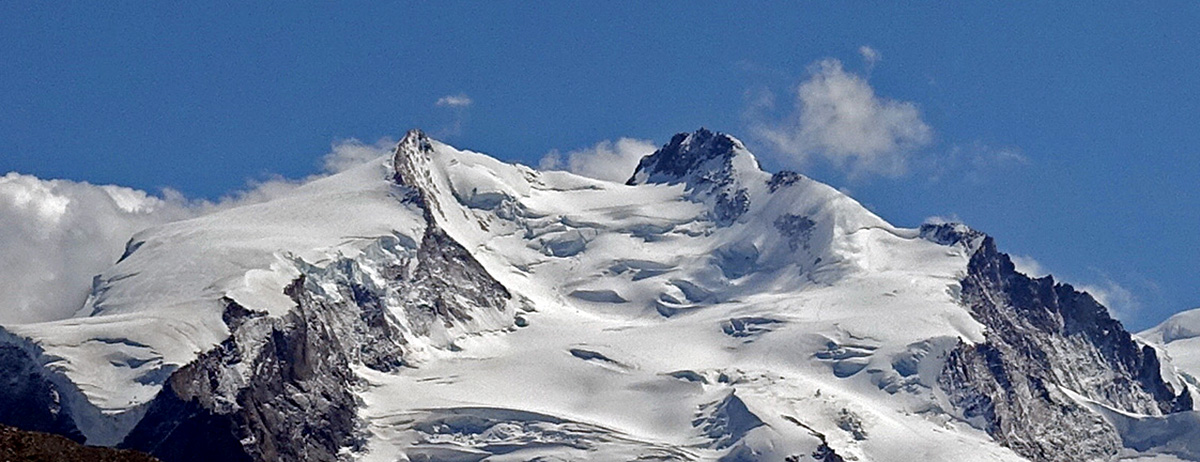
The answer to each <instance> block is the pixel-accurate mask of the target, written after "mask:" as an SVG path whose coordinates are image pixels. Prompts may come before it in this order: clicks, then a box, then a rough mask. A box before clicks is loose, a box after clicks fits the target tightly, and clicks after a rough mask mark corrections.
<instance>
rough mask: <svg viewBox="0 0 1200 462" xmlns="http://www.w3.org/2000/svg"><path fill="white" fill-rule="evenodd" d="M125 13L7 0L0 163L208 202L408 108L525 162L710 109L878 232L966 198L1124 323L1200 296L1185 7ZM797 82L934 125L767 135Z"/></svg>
mask: <svg viewBox="0 0 1200 462" xmlns="http://www.w3.org/2000/svg"><path fill="white" fill-rule="evenodd" d="M145 6H146V4H145V3H135V2H125V3H115V4H108V3H99V4H82V3H77V4H71V3H69V2H68V3H64V4H57V3H36V4H35V3H32V2H4V3H0V43H3V44H4V45H3V46H0V172H9V171H16V172H21V173H24V174H29V175H35V176H37V177H39V178H43V179H51V178H62V179H70V180H75V181H87V182H90V183H94V184H109V183H111V184H119V185H124V186H129V187H133V188H138V189H143V190H147V191H151V192H158V191H161V190H162V188H171V189H174V190H178V191H180V192H182V193H183V194H184V195H186V196H188V197H195V198H218V197H220V196H223V195H226V194H228V193H230V192H231V191H235V190H239V189H245V188H246V187H247V182H248V181H254V180H263V179H266V178H269V177H270V176H271V175H282V176H284V177H288V178H301V177H304V176H306V175H310V174H313V173H316V172H318V171H319V170H320V168H321V158H322V156H323V155H324V154H325V153H327V152H329V151H330V146H331V144H332V143H336V142H338V141H339V140H344V139H347V138H357V139H360V140H363V141H365V142H368V143H370V142H374V141H375V140H378V139H380V138H382V137H387V136H391V137H396V136H399V135H401V134H402V133H403V132H404V131H405V130H407V129H408V128H412V127H421V128H424V129H426V130H427V131H429V132H431V133H433V134H435V135H437V136H439V137H440V138H441V139H443V140H445V141H447V142H449V143H451V144H454V145H456V146H459V147H463V148H470V149H474V150H479V151H483V152H487V153H490V154H492V155H495V156H497V157H500V158H502V159H506V160H511V161H520V162H524V163H527V164H531V165H536V164H538V162H539V161H540V160H541V159H542V158H543V156H545V155H546V154H547V153H548V152H551V151H554V150H558V151H560V152H564V153H566V152H570V151H573V150H580V149H587V148H589V147H592V146H595V145H596V144H597V143H599V142H602V141H604V140H616V139H618V138H622V137H628V138H632V139H638V140H650V141H652V142H654V143H657V144H661V143H663V142H665V141H666V140H667V139H669V137H670V135H671V134H673V133H675V132H679V131H691V130H694V129H696V128H697V127H700V126H705V127H708V128H711V129H714V130H719V131H723V132H727V133H731V134H733V135H735V136H738V137H740V138H742V139H743V140H744V141H745V142H746V143H747V145H748V146H749V147H750V148H751V150H752V151H754V152H756V153H757V154H759V155H760V157H761V158H762V160H763V163H764V165H765V166H766V167H768V169H771V170H777V169H780V168H791V169H798V170H801V171H803V172H805V173H807V174H809V175H810V176H813V177H815V178H817V179H820V180H822V181H826V182H828V183H831V184H833V185H835V186H837V187H840V188H843V189H844V190H846V191H848V192H850V193H851V195H853V196H854V197H855V198H857V199H859V200H860V201H861V202H863V203H864V204H866V205H868V206H869V207H870V208H871V209H872V210H874V211H876V212H877V213H879V214H880V215H881V216H883V217H884V218H886V219H888V220H889V221H892V222H893V223H896V224H898V225H904V226H916V225H919V224H920V223H921V222H922V221H923V220H924V219H926V218H927V217H930V216H946V217H956V218H958V219H961V220H963V221H965V222H966V223H968V224H970V225H972V226H973V227H976V228H978V229H981V230H984V231H986V232H988V233H990V234H992V235H994V236H996V237H997V239H998V240H999V243H1000V245H1001V247H1002V249H1004V250H1006V251H1009V252H1011V253H1014V254H1017V255H1022V256H1027V257H1031V258H1032V259H1036V262H1037V263H1039V264H1040V266H1042V267H1043V268H1044V269H1046V270H1049V271H1050V272H1052V273H1054V274H1055V275H1061V276H1063V277H1064V278H1065V279H1067V280H1069V281H1073V282H1077V283H1080V284H1084V285H1088V286H1091V287H1094V288H1097V289H1100V290H1102V291H1107V292H1108V294H1107V295H1108V296H1109V297H1110V298H1111V299H1112V300H1113V303H1114V304H1118V305H1120V307H1119V308H1118V310H1119V311H1120V313H1121V316H1122V317H1123V318H1124V319H1125V320H1126V321H1127V324H1130V325H1131V327H1134V328H1143V327H1148V326H1149V325H1152V324H1154V323H1156V322H1158V321H1159V320H1161V319H1163V318H1164V317H1166V316H1167V315H1169V314H1170V313H1172V312H1175V311H1179V310H1182V309H1186V308H1192V307H1196V306H1200V284H1198V283H1200V277H1198V275H1200V271H1198V270H1200V268H1198V266H1200V232H1197V229H1198V227H1200V206H1198V204H1200V182H1198V181H1197V178H1200V125H1198V124H1197V122H1196V120H1197V115H1200V28H1198V27H1196V24H1197V23H1200V3H1195V2H1169V1H1168V2H1155V3H1153V4H1143V5H1138V6H1137V7H1133V6H1130V5H1128V4H1125V3H1117V2H1111V3H1110V2H1070V3H1068V2H1062V3H1058V4H1051V3H1042V2H1036V3H1035V2H1029V3H1020V4H1016V5H1011V6H1007V7H1005V8H1003V9H996V8H993V7H992V6H991V5H987V6H985V4H984V3H983V2H979V3H975V4H971V5H958V4H956V5H953V6H952V7H951V6H949V5H940V4H935V3H932V2H930V3H924V2H904V3H900V2H897V4H894V5H882V6H881V5H874V4H867V3H865V2H864V3H856V4H853V5H851V6H845V5H843V4H840V3H834V2H823V3H791V2H787V4H786V5H779V4H774V3H772V4H768V3H761V4H759V3H753V2H711V3H682V2H653V3H651V2H636V3H634V2H630V3H620V2H614V3H600V2H594V3H589V4H585V5H568V4H566V3H563V2H547V3H529V4H516V3H505V2H488V3H483V2H480V3H467V2H449V3H447V4H443V3H442V2H428V3H420V4H410V5H401V6H396V5H392V4H373V3H365V2H354V3H352V4H349V5H346V4H335V3H333V2H314V3H311V4H309V5H307V6H294V5H290V4H283V3H267V2H251V3H250V4H240V3H237V4H226V5H210V4H196V5H172V6H171V8H169V9H153V10H152V9H148V8H145ZM864 47H867V48H864ZM834 60H836V61H834ZM835 62H836V63H837V64H838V65H839V66H840V67H839V68H838V69H837V72H833V71H830V70H829V69H830V68H829V67H828V65H829V64H830V63H835ZM822 66H825V67H822ZM821 79H825V80H821ZM830 79H832V80H830ZM839 79H840V80H839ZM813 82H818V83H820V82H825V83H830V82H833V83H838V82H841V83H848V84H849V85H850V88H851V89H856V90H857V91H859V93H860V94H861V93H862V91H863V90H864V89H866V90H869V92H870V95H868V96H870V97H871V98H872V99H870V100H869V101H867V102H868V103H872V104H875V103H878V104H876V106H871V107H874V108H875V109H877V110H878V111H879V112H878V113H877V114H876V115H879V116H880V118H868V119H867V121H868V122H872V123H873V122H880V123H895V124H896V125H897V126H898V127H900V128H897V130H902V129H903V127H910V128H911V127H912V126H914V124H915V125H917V126H924V127H925V128H926V129H927V131H926V132H924V133H925V134H924V136H909V137H908V138H907V141H908V142H900V143H895V141H897V140H899V141H905V140H906V138H904V136H903V135H897V134H896V133H893V132H887V133H884V134H883V136H884V138H886V139H885V141H888V142H891V144H887V143H885V144H884V145H882V146H876V147H866V148H864V147H860V148H856V149H860V151H854V152H857V154H856V155H857V157H851V158H850V159H851V160H850V161H845V159H846V158H845V157H838V156H837V155H834V154H830V152H835V154H836V151H838V149H840V148H839V146H841V145H837V144H836V143H837V140H833V141H830V142H827V143H821V142H817V141H813V139H814V138H812V137H808V138H803V139H801V138H796V137H791V138H787V137H785V138H786V139H785V140H783V141H781V139H780V138H778V137H776V138H775V139H772V138H771V137H770V136H768V135H769V134H770V133H785V134H786V133H791V132H788V130H791V131H792V132H795V131H797V130H801V131H802V130H804V127H807V126H811V125H813V119H812V118H809V119H804V120H801V121H799V122H797V121H796V120H797V117H800V118H801V119H803V116H797V114H803V111H804V109H803V103H804V102H805V101H807V102H809V103H812V101H811V100H804V99H798V89H800V88H804V87H803V85H804V84H806V83H813ZM459 95H462V96H465V97H466V99H462V100H458V101H457V102H458V103H459V104H457V105H456V104H441V105H438V104H437V102H438V101H439V99H442V98H444V97H447V96H459ZM467 99H469V101H470V103H469V104H466V100H467ZM447 101H450V100H445V101H443V103H446V102H447ZM450 102H453V101H450ZM766 102H770V104H769V105H768V104H766ZM905 108H911V109H912V111H909V112H906V111H907V110H906V109H905ZM892 116H894V117H892ZM906 124H907V125H906ZM793 134H794V133H793ZM910 134H911V133H910ZM897 136H898V137H899V138H896V137H897ZM842 148H845V146H842ZM862 149H866V150H867V151H861V150H862ZM851 150H852V151H853V149H851ZM839 159H842V160H839ZM868 160H869V162H868ZM876 160H879V162H876ZM893 161H897V162H902V164H893V163H890V162H893ZM894 165H901V167H896V168H892V167H893V166H894ZM881 166H882V167H881ZM1028 265H1032V263H1028Z"/></svg>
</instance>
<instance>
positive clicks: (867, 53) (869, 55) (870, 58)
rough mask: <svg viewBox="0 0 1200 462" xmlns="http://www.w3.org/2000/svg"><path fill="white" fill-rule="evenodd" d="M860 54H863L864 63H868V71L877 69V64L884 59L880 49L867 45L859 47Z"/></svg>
mask: <svg viewBox="0 0 1200 462" xmlns="http://www.w3.org/2000/svg"><path fill="white" fill-rule="evenodd" d="M858 54H859V55H861V56H862V59H863V63H865V64H866V65H867V72H871V70H873V69H875V65H876V64H878V63H879V60H881V59H883V54H881V53H879V50H876V49H874V48H871V47H869V46H866V45H863V46H861V47H858Z"/></svg>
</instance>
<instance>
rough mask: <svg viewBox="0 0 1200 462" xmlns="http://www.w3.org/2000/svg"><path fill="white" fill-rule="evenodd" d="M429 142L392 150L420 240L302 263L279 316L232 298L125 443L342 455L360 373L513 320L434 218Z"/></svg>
mask: <svg viewBox="0 0 1200 462" xmlns="http://www.w3.org/2000/svg"><path fill="white" fill-rule="evenodd" d="M428 143H429V141H428V139H427V138H424V135H423V134H421V133H420V132H411V133H410V134H409V136H408V137H406V138H405V140H404V141H402V142H401V144H400V146H399V147H398V148H397V154H396V156H397V159H398V160H397V163H396V165H397V170H396V173H395V175H396V176H395V177H396V179H397V180H398V183H399V184H400V186H402V187H405V188H406V191H407V194H405V195H404V196H403V198H404V200H406V201H411V202H413V203H415V204H417V205H418V206H420V207H422V208H423V209H424V211H425V217H426V219H427V221H428V224H427V226H426V229H425V234H424V237H423V238H422V241H421V242H420V243H419V244H417V243H414V242H412V241H411V239H408V238H406V237H404V236H400V235H396V236H394V237H383V238H380V239H378V240H377V241H376V242H375V243H374V244H373V245H371V246H369V247H368V248H366V249H365V250H364V252H363V254H362V255H361V256H358V257H356V258H342V259H339V260H337V261H335V262H332V263H330V264H328V265H326V266H324V267H315V266H311V265H307V264H306V263H304V262H301V261H297V262H296V264H297V266H298V267H300V268H301V271H302V275H301V276H300V277H299V278H298V279H296V280H295V281H294V282H293V283H292V284H291V285H290V286H288V288H287V289H286V291H285V292H286V294H287V295H288V296H290V297H291V298H292V300H293V301H294V302H295V304H296V306H295V308H294V309H293V310H292V311H291V312H289V313H288V314H287V315H285V316H282V317H269V316H265V315H264V313H256V312H253V311H250V310H248V309H246V308H244V307H242V306H241V305H239V304H238V303H237V302H236V301H234V300H231V299H226V300H225V303H226V312H225V316H224V320H225V323H226V324H227V325H228V326H229V327H230V330H231V332H232V335H231V336H230V338H229V339H227V340H225V341H224V342H223V343H222V344H221V345H220V347H219V348H217V349H215V350H213V351H210V352H207V353H205V354H203V355H202V356H201V357H200V358H199V359H197V360H196V361H194V362H192V363H190V364H188V365H187V366H186V367H184V368H182V369H180V370H179V371H177V372H175V373H174V374H173V375H172V376H171V378H170V379H169V380H168V382H167V384H166V386H165V387H164V388H163V391H162V392H161V393H160V394H159V396H158V397H156V398H155V400H154V401H152V402H151V404H150V406H149V409H148V411H147V413H146V416H145V417H144V418H143V419H142V421H141V422H140V423H139V424H138V425H137V427H135V428H134V429H133V431H132V432H131V433H130V434H129V435H128V436H127V438H126V439H125V441H124V443H123V444H122V446H124V447H129V448H136V449H140V450H144V451H147V452H150V453H152V454H154V455H156V456H158V457H161V458H162V459H163V460H166V461H168V462H173V461H193V460H194V461H206V460H230V461H239V460H241V461H274V460H307V461H327V460H340V459H345V458H347V457H348V456H349V454H351V453H353V452H354V451H358V450H360V449H362V445H363V441H364V439H363V435H362V428H361V422H360V421H359V420H358V418H357V408H358V405H359V403H358V401H357V399H356V397H355V395H354V391H355V389H356V388H357V387H359V386H360V385H361V383H360V380H359V379H358V377H357V376H356V375H355V373H354V372H353V370H352V367H353V366H356V365H361V366H364V367H368V368H371V369H375V370H379V371H392V370H395V369H396V368H398V367H402V366H403V365H404V364H405V355H406V354H407V353H408V351H409V348H410V346H411V343H410V342H411V341H412V340H413V339H415V338H426V337H431V336H432V337H436V338H435V339H433V340H428V339H427V340H424V341H425V342H426V343H432V344H434V345H437V344H439V342H440V343H445V342H449V341H452V335H451V334H450V333H449V330H450V329H452V328H456V327H459V325H460V324H463V325H467V324H470V325H471V326H466V327H461V328H462V329H464V330H472V329H474V328H479V327H480V326H484V327H487V326H492V327H495V324H502V326H503V327H506V326H508V325H511V323H512V315H511V313H510V312H508V311H507V304H508V301H509V299H510V298H511V295H510V294H509V292H508V290H507V289H505V288H504V286H503V285H501V284H500V283H499V282H498V281H496V280H495V279H493V278H492V277H491V275H489V274H488V273H487V271H486V270H485V269H484V268H483V266H481V265H480V264H479V262H478V261H476V260H475V258H474V257H472V256H471V254H470V253H469V252H468V251H467V249H465V248H463V247H462V245H460V244H459V243H458V242H456V241H455V240H454V239H453V238H451V237H450V236H449V235H447V234H446V233H445V231H443V230H442V229H441V228H440V227H439V226H438V225H437V223H436V221H435V220H434V214H433V213H432V210H431V207H434V206H436V201H434V200H432V199H431V197H432V193H431V192H430V191H429V190H428V189H427V188H429V187H433V183H432V182H431V181H429V180H428V179H423V177H421V169H420V168H419V165H418V164H419V163H420V162H421V161H422V159H421V158H420V156H423V155H424V156H427V155H428V154H429V152H428V149H429V144H428ZM406 150H407V151H406ZM425 160H426V161H427V160H428V159H425ZM477 317H484V318H498V319H500V320H501V321H499V322H493V323H492V324H487V323H486V322H484V323H482V324H481V323H480V322H478V320H477V319H476V318H477Z"/></svg>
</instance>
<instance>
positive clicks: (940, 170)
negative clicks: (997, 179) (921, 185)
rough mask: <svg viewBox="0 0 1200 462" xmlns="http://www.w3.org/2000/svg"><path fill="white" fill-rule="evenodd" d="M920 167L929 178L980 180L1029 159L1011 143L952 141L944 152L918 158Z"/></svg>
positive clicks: (977, 181) (1026, 163) (1026, 161)
mask: <svg viewBox="0 0 1200 462" xmlns="http://www.w3.org/2000/svg"><path fill="white" fill-rule="evenodd" d="M919 163H920V167H921V168H920V170H921V171H922V172H925V173H927V174H928V175H929V176H928V178H929V180H930V181H932V182H935V183H936V182H941V181H943V180H947V179H949V180H951V181H953V180H962V181H967V182H970V183H983V182H985V181H986V180H987V179H989V178H992V177H994V176H995V175H996V173H998V172H1002V171H1012V170H1013V169H1016V168H1019V167H1022V166H1026V165H1029V164H1031V163H1032V162H1031V161H1030V160H1029V158H1028V157H1026V156H1025V154H1024V153H1023V152H1021V149H1020V148H1017V147H1013V146H1005V147H994V146H990V145H988V144H985V143H983V142H981V141H974V142H971V143H966V144H954V145H951V146H950V147H949V149H947V150H945V151H944V152H943V153H939V154H936V155H931V156H927V157H925V158H923V159H921V160H920V162H919Z"/></svg>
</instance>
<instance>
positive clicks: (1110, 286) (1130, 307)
mask: <svg viewBox="0 0 1200 462" xmlns="http://www.w3.org/2000/svg"><path fill="white" fill-rule="evenodd" d="M1075 288H1076V289H1077V290H1081V291H1084V292H1087V293H1089V294H1091V295H1092V298H1095V299H1096V301H1098V302H1100V304H1101V305H1104V306H1105V307H1107V308H1108V312H1109V313H1111V314H1112V316H1113V317H1114V318H1117V319H1119V320H1122V321H1129V320H1130V319H1133V318H1134V315H1135V314H1137V312H1139V311H1141V309H1142V303H1141V300H1139V299H1138V298H1137V296H1135V295H1134V294H1133V292H1132V291H1130V290H1129V289H1127V288H1125V287H1124V286H1122V285H1121V284H1118V283H1117V282H1116V281H1113V280H1112V279H1111V278H1108V277H1107V276H1104V277H1103V278H1102V279H1101V280H1100V281H1099V282H1096V283H1093V284H1079V285H1078V286H1076V287H1075Z"/></svg>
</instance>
